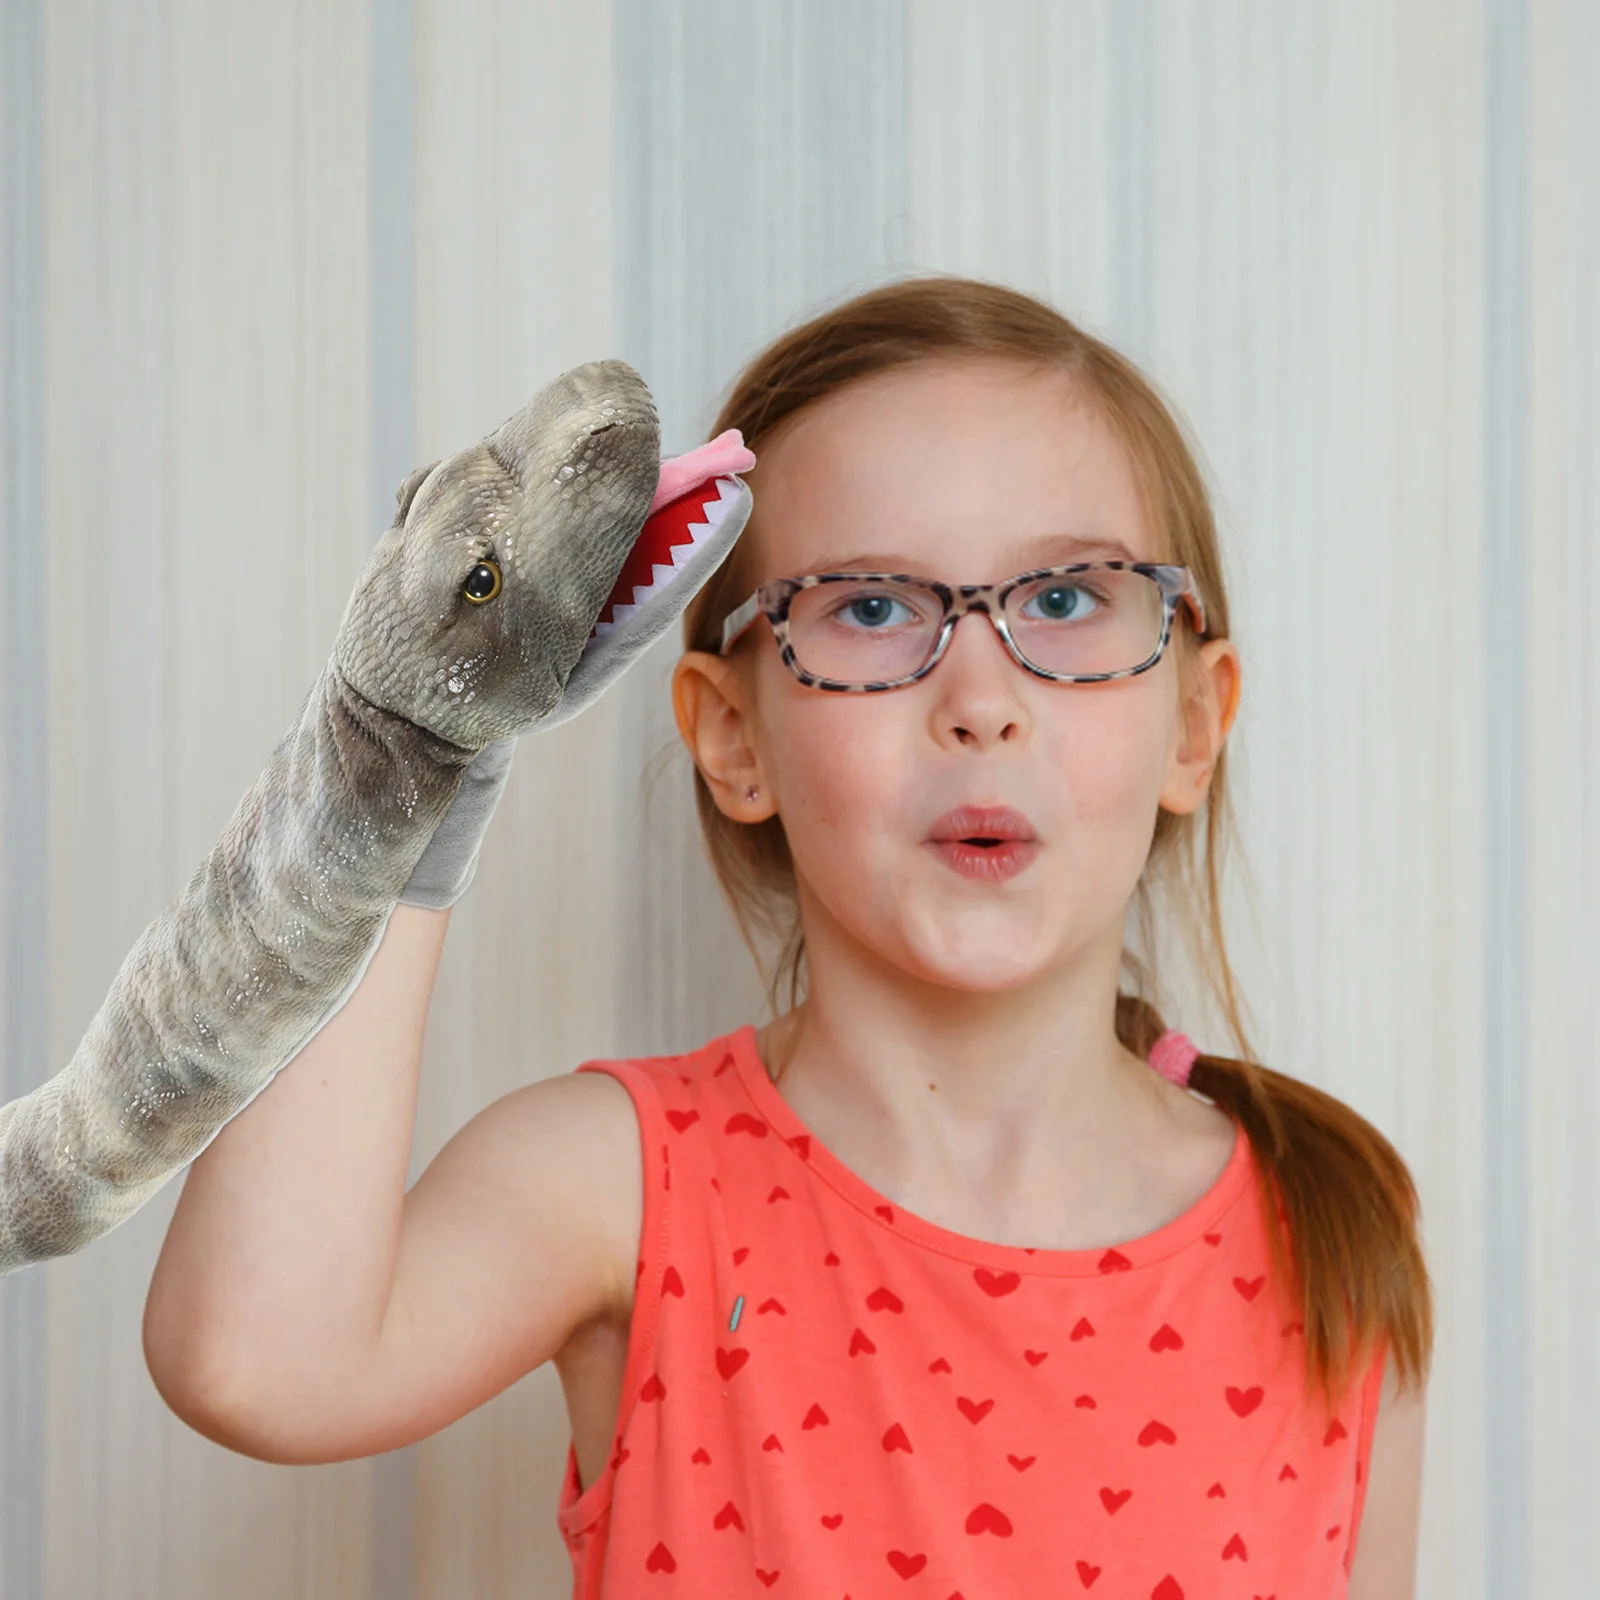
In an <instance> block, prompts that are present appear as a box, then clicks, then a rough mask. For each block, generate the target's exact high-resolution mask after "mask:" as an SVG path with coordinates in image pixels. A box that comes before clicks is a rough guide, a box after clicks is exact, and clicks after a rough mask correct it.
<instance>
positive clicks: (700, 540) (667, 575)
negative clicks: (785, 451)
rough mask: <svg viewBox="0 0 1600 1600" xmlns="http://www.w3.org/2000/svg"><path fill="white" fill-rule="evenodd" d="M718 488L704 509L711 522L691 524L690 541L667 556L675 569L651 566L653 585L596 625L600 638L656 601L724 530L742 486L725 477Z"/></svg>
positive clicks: (638, 588)
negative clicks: (697, 553)
mask: <svg viewBox="0 0 1600 1600" xmlns="http://www.w3.org/2000/svg"><path fill="white" fill-rule="evenodd" d="M716 484H717V498H716V499H715V500H712V501H707V502H706V503H705V505H704V506H703V507H702V510H703V511H704V512H705V515H706V517H707V519H708V520H706V521H704V522H691V523H689V525H688V527H687V529H686V530H685V531H686V532H687V533H688V535H689V538H688V540H687V541H686V542H685V543H683V544H675V545H672V546H671V547H670V550H669V552H668V553H669V554H670V555H671V557H672V565H671V566H670V567H667V566H662V564H661V563H660V562H659V561H655V562H652V563H651V564H650V579H651V581H650V582H649V583H639V584H635V585H634V589H633V603H632V604H631V605H630V604H628V603H627V602H625V601H624V602H621V603H619V604H617V605H615V606H613V607H612V608H611V617H610V620H609V621H606V622H597V623H596V624H595V626H594V631H595V636H596V637H597V638H600V639H603V638H605V636H606V635H607V634H608V633H611V632H613V631H614V630H615V629H616V628H617V627H619V626H620V625H621V624H622V623H624V622H626V621H627V620H628V618H629V617H631V616H633V615H634V614H635V613H636V612H638V611H641V610H643V609H644V607H645V605H646V604H647V603H648V602H649V601H651V600H653V599H654V598H655V597H656V596H657V595H658V594H660V593H661V591H662V590H663V589H665V588H666V586H667V585H668V584H669V583H671V582H672V580H673V579H674V578H675V577H677V575H678V573H679V571H680V570H681V569H682V567H683V566H684V564H685V563H686V562H687V561H688V559H689V557H690V556H692V555H693V554H694V553H695V551H696V550H698V549H699V548H700V546H701V545H702V544H704V543H705V541H706V538H707V537H708V536H709V535H710V534H712V533H714V532H715V531H716V530H717V529H718V528H720V527H721V526H722V524H723V522H724V520H725V519H726V518H727V515H728V507H729V506H730V505H732V504H733V502H734V500H735V499H737V498H738V494H739V485H738V484H737V483H735V482H734V480H733V479H732V478H726V477H724V478H718V479H717V480H716Z"/></svg>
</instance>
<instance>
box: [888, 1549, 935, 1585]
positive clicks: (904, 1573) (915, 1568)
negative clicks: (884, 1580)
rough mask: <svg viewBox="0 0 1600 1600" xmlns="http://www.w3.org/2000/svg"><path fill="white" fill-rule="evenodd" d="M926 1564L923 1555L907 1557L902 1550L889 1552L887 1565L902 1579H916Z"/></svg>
mask: <svg viewBox="0 0 1600 1600" xmlns="http://www.w3.org/2000/svg"><path fill="white" fill-rule="evenodd" d="M927 1564H928V1558H927V1557H926V1556H924V1555H914V1556H908V1555H907V1554H906V1553H905V1551H904V1550H891V1551H890V1552H889V1565H890V1566H891V1567H893V1568H894V1570H895V1571H896V1572H898V1573H899V1574H900V1576H901V1577H902V1578H906V1579H910V1578H914V1577H916V1575H917V1574H918V1573H919V1572H921V1571H922V1569H923V1568H924V1567H925V1566H927Z"/></svg>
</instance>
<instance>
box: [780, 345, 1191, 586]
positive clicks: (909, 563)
mask: <svg viewBox="0 0 1600 1600" xmlns="http://www.w3.org/2000/svg"><path fill="white" fill-rule="evenodd" d="M756 457H757V464H756V466H755V468H753V469H752V471H751V473H750V474H749V475H748V476H749V478H750V487H751V492H752V494H753V496H754V507H753V511H752V516H751V524H752V526H751V530H750V532H751V533H752V534H753V535H754V536H755V538H754V542H755V543H756V545H757V546H758V549H759V553H760V563H759V565H760V568H761V571H760V574H759V579H758V581H760V580H763V579H766V578H770V577H776V576H778V575H780V574H784V573H798V572H802V571H807V572H815V571H822V570H828V569H832V568H835V567H839V566H865V565H872V564H874V563H876V562H878V561H881V562H882V564H883V565H884V566H885V567H887V568H891V569H893V570H908V569H909V570H913V571H921V572H927V573H929V574H930V575H933V576H944V577H949V578H951V579H952V580H955V581H967V582H975V581H980V580H982V579H984V578H996V577H1005V576H1008V575H1009V574H1010V573H1012V572H1016V571H1019V570H1021V569H1023V568H1025V567H1029V566H1042V565H1050V564H1055V563H1063V562H1070V561H1089V560H1106V559H1122V560H1144V561H1155V560H1160V559H1162V557H1161V555H1160V553H1159V551H1158V549H1157V541H1156V540H1155V539H1153V538H1152V537H1151V534H1150V530H1149V529H1148V527H1147V524H1146V518H1145V515H1144V512H1143V509H1142V505H1141V501H1140V496H1139V488H1138V478H1137V474H1136V470H1135V467H1134V463H1133V460H1132V458H1131V456H1130V454H1129V452H1128V450H1127V448H1126V447H1125V446H1124V445H1123V443H1122V441H1121V440H1120V439H1119V438H1118V436H1117V434H1116V433H1115V431H1114V430H1113V429H1112V427H1111V426H1110V424H1109V423H1108V422H1107V421H1106V420H1105V418H1104V417H1103V415H1102V414H1101V412H1100V410H1099V408H1098V407H1097V406H1096V405H1095V404H1093V403H1092V402H1090V401H1088V400H1087V399H1086V398H1085V396H1084V395H1083V394H1082V392H1081V391H1080V390H1079V389H1077V388H1076V387H1075V386H1074V385H1073V384H1072V382H1071V381H1070V380H1069V379H1068V377H1067V376H1066V375H1065V374H1062V373H1059V372H1037V371H1031V370H1029V369H1027V368H1024V367H1021V366H1019V365H1017V364H1014V363H1010V364H1001V363H998V362H988V363H979V362H976V361H968V362H963V363H960V364H955V363H943V362H941V363H932V362H928V363H918V364H917V365H915V366H912V367H908V368H902V369H898V370H896V371H893V372H889V373H884V374H876V375H874V376H873V377H872V378H870V379H865V380H861V381H859V382H857V383H854V384H851V385H848V386H847V387H845V388H844V389H841V390H839V391H837V392H836V393H835V394H833V395H830V396H828V397H827V398H826V399H824V400H822V401H819V402H816V403H814V404H813V405H811V406H808V407H806V408H805V409H804V410H803V411H800V412H797V413H796V414H795V415H794V416H793V417H792V418H790V419H789V420H788V421H787V422H786V423H785V424H784V426H783V427H782V428H780V429H779V430H777V431H776V432H775V434H774V435H773V436H772V437H771V438H769V439H768V440H767V441H764V442H763V443H761V444H758V445H757V446H756Z"/></svg>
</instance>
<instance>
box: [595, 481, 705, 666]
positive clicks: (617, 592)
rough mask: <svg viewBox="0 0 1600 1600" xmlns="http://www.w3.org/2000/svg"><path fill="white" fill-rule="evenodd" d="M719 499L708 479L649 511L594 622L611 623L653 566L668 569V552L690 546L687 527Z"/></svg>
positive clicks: (645, 582)
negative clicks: (620, 607)
mask: <svg viewBox="0 0 1600 1600" xmlns="http://www.w3.org/2000/svg"><path fill="white" fill-rule="evenodd" d="M721 498H722V497H721V495H720V494H719V493H718V491H717V480H716V479H715V478H711V479H709V480H708V481H707V482H705V483H698V484H696V485H695V486H694V488H692V489H691V490H690V491H689V492H688V493H687V494H681V495H679V496H678V498H677V499H676V500H669V501H668V502H667V503H666V504H665V505H664V506H662V507H661V509H660V510H659V511H653V512H651V514H650V515H649V516H648V517H646V518H645V522H644V526H643V527H642V528H641V529H640V530H639V537H638V538H637V539H635V540H634V541H633V549H632V550H630V551H629V552H628V559H627V560H626V561H624V562H623V563H622V571H621V572H620V573H619V574H618V575H617V581H616V585H615V587H614V588H613V589H612V591H611V593H610V594H609V595H607V596H606V603H605V605H604V606H603V607H601V610H600V615H599V616H598V617H597V618H596V619H595V620H596V622H597V623H600V622H612V621H615V617H614V616H613V611H614V609H615V608H616V607H617V606H619V605H632V604H633V591H634V590H635V589H636V588H640V587H648V585H649V584H651V583H652V582H653V581H654V579H655V572H654V569H655V568H656V567H670V566H671V565H672V552H673V550H675V549H676V548H677V547H678V546H679V545H685V544H693V543H694V537H693V535H692V534H691V533H690V532H689V524H690V523H691V522H699V523H703V522H705V521H706V520H707V519H706V515H705V507H706V506H708V505H716V504H717V502H718V501H719V500H720V499H721ZM591 637H593V636H592V635H591Z"/></svg>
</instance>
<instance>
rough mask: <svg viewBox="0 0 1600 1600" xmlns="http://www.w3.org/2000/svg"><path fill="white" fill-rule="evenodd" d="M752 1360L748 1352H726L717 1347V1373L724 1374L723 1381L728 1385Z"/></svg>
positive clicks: (719, 1346)
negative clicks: (746, 1363) (741, 1368)
mask: <svg viewBox="0 0 1600 1600" xmlns="http://www.w3.org/2000/svg"><path fill="white" fill-rule="evenodd" d="M749 1359H750V1352H749V1351H748V1350H724V1349H723V1348H722V1346H721V1345H720V1344H719V1345H718V1346H717V1371H718V1372H720V1373H721V1374H722V1381H723V1382H724V1383H726V1382H727V1381H728V1379H729V1378H731V1377H732V1376H733V1375H734V1373H736V1372H737V1371H738V1370H739V1369H740V1367H742V1366H743V1365H744V1364H745V1362H747V1361H748V1360H749Z"/></svg>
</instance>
